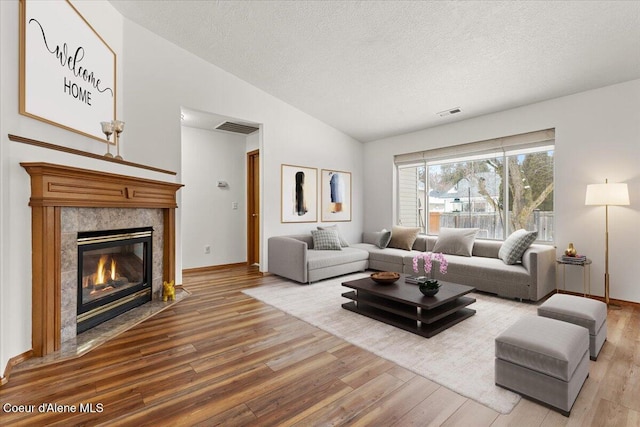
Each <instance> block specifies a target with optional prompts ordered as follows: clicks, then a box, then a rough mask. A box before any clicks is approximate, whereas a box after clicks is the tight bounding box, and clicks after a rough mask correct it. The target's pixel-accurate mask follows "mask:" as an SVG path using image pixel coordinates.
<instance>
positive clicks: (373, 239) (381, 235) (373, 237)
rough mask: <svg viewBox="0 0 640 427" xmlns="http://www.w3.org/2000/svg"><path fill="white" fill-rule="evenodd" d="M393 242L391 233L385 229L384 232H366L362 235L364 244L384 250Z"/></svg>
mask: <svg viewBox="0 0 640 427" xmlns="http://www.w3.org/2000/svg"><path fill="white" fill-rule="evenodd" d="M390 240H391V231H389V230H385V229H383V230H382V231H365V232H364V233H362V243H369V244H371V245H376V246H377V247H378V248H380V249H383V248H386V247H387V246H388V245H389V241H390Z"/></svg>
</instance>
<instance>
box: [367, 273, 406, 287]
mask: <svg viewBox="0 0 640 427" xmlns="http://www.w3.org/2000/svg"><path fill="white" fill-rule="evenodd" d="M399 278H400V273H394V272H392V271H379V272H377V273H373V274H372V275H371V280H373V281H374V282H376V283H378V284H380V285H390V284H392V283H395V282H397V281H398V279H399Z"/></svg>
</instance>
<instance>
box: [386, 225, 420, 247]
mask: <svg viewBox="0 0 640 427" xmlns="http://www.w3.org/2000/svg"><path fill="white" fill-rule="evenodd" d="M418 233H420V227H402V226H400V225H394V226H393V228H392V229H391V241H390V242H389V245H388V246H389V247H390V248H397V249H404V250H405V251H410V250H411V249H412V248H413V243H414V242H415V241H416V239H417V238H418Z"/></svg>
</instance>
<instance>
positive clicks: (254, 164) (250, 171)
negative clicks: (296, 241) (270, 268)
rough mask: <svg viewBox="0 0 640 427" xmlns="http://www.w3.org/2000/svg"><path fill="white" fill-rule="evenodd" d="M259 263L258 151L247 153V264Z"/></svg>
mask: <svg viewBox="0 0 640 427" xmlns="http://www.w3.org/2000/svg"><path fill="white" fill-rule="evenodd" d="M259 262H260V151H259V150H254V151H250V152H248V153H247V264H249V265H253V264H257V263H259Z"/></svg>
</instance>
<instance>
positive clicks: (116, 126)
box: [111, 120, 124, 160]
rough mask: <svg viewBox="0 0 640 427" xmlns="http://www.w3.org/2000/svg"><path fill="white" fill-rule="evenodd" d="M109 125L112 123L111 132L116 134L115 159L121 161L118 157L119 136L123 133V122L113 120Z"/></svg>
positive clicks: (119, 156) (120, 157)
mask: <svg viewBox="0 0 640 427" xmlns="http://www.w3.org/2000/svg"><path fill="white" fill-rule="evenodd" d="M111 123H113V131H114V132H115V134H116V135H115V142H116V159H118V160H122V156H121V155H120V134H121V133H122V132H123V131H124V122H123V121H121V120H114V121H113V122H111Z"/></svg>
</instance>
